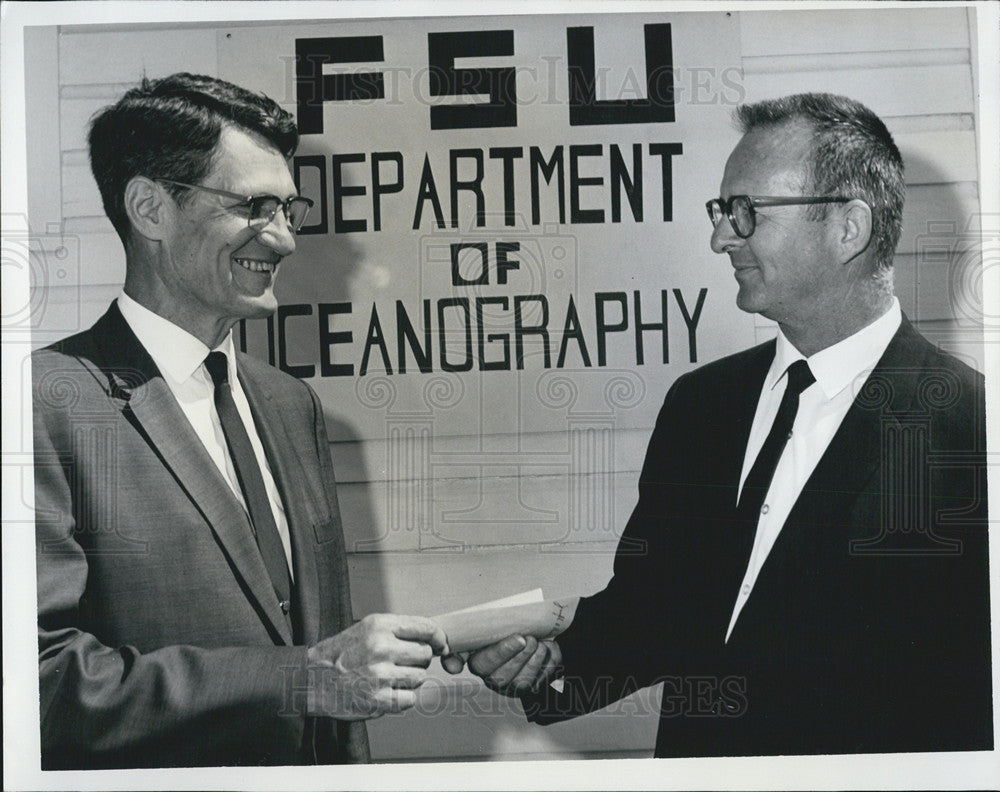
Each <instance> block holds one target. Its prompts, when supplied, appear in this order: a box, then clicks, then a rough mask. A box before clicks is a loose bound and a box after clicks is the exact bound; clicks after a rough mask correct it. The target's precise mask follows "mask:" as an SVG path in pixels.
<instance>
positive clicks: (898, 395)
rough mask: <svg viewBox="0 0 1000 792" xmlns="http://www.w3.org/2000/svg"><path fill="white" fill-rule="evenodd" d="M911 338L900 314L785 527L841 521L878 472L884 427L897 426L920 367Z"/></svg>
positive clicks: (909, 403) (910, 398)
mask: <svg viewBox="0 0 1000 792" xmlns="http://www.w3.org/2000/svg"><path fill="white" fill-rule="evenodd" d="M916 338H917V336H916V331H914V330H913V328H912V326H911V325H910V323H909V321H907V319H906V317H903V323H902V324H901V325H900V327H899V329H898V330H897V331H896V334H895V335H894V336H893V337H892V340H891V341H890V342H889V346H888V347H886V350H885V352H884V353H883V354H882V357H881V358H880V359H879V362H878V363H877V364H876V366H875V368H874V369H873V370H872V372H871V374H870V375H869V376H868V379H867V380H866V381H865V383H864V385H863V386H862V387H861V389H860V391H859V392H858V394H857V395H856V396H855V398H854V402H853V403H852V404H851V406H850V408H849V409H848V411H847V414H846V415H845V416H844V420H843V422H842V423H841V424H840V427H839V428H838V429H837V433H836V434H835V435H834V436H833V440H831V441H830V445H829V446H828V447H827V449H826V452H825V453H824V454H823V456H822V457H821V458H820V461H819V463H818V464H817V465H816V468H815V470H813V472H812V475H811V476H810V477H809V480H808V481H807V482H806V485H805V487H803V489H802V493H801V494H800V496H799V498H798V500H797V501H796V503H795V506H794V507H793V508H792V511H791V513H790V514H789V517H788V520H787V522H786V525H794V524H796V523H803V522H805V521H812V523H813V524H814V525H815V524H816V522H817V516H818V515H822V521H823V524H825V525H830V524H834V521H836V524H841V525H843V524H844V522H843V519H844V518H845V517H846V515H848V514H849V512H850V511H851V508H852V506H853V505H854V503H855V501H856V500H857V498H858V497H859V495H860V494H861V493H862V492H863V491H864V490H865V485H866V484H867V483H868V482H869V481H870V480H871V478H872V476H874V475H876V474H877V472H878V469H879V465H880V463H881V461H882V459H883V456H884V449H883V439H884V438H885V437H886V433H887V431H889V430H891V429H893V428H896V427H898V426H899V420H898V417H897V416H899V415H902V414H905V413H906V412H908V411H909V410H910V409H911V406H912V402H913V398H914V395H915V393H916V384H917V382H918V380H919V377H920V373H921V371H922V369H923V355H922V354H921V352H920V350H919V349H918V348H917V347H916V344H915V343H914V342H915V339H916ZM817 527H822V526H821V525H820V526H817ZM869 528H870V527H869ZM782 533H784V531H783V532H782Z"/></svg>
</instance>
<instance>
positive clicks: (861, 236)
mask: <svg viewBox="0 0 1000 792" xmlns="http://www.w3.org/2000/svg"><path fill="white" fill-rule="evenodd" d="M840 217H841V222H840V223H839V224H838V225H837V234H838V237H839V238H838V240H837V241H838V243H839V244H840V248H841V261H842V262H843V263H844V264H846V263H848V262H849V261H853V260H854V259H855V258H857V257H858V256H859V255H861V254H862V253H864V252H865V251H866V250H867V249H868V245H869V243H870V242H871V239H872V210H871V207H870V206H868V204H866V203H865V202H864V201H862V200H861V199H860V198H855V199H853V200H851V201H848V202H847V203H846V204H844V206H843V208H842V209H841V210H840Z"/></svg>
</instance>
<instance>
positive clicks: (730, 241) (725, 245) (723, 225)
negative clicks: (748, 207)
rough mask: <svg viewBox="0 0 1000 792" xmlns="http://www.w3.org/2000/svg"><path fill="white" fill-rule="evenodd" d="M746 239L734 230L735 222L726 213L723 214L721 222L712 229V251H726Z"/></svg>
mask: <svg viewBox="0 0 1000 792" xmlns="http://www.w3.org/2000/svg"><path fill="white" fill-rule="evenodd" d="M745 241H746V240H745V239H743V238H742V237H740V236H737V234H736V232H735V231H734V230H733V224H732V223H731V222H730V220H729V218H728V217H727V216H726V215H723V216H722V217H721V218H720V220H719V222H718V223H716V224H715V228H713V229H712V241H711V245H712V251H713V252H715V253H726V252H728V251H729V250H730V249H731V248H733V247H736V246H737V245H741V244H743V243H744V242H745Z"/></svg>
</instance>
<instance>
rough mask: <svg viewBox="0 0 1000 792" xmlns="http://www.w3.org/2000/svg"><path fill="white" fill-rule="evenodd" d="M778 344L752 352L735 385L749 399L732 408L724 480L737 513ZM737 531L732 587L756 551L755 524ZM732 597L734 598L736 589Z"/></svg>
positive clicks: (737, 523) (739, 526)
mask: <svg viewBox="0 0 1000 792" xmlns="http://www.w3.org/2000/svg"><path fill="white" fill-rule="evenodd" d="M776 346H777V344H776V342H774V341H771V342H770V343H767V344H762V345H760V346H758V347H756V348H754V349H752V350H750V356H749V358H748V359H747V361H746V367H745V369H744V371H743V372H742V374H741V377H740V379H739V382H738V383H737V384H736V385H735V386H734V388H733V392H734V393H745V394H747V396H746V398H744V399H741V400H740V401H739V402H738V403H737V404H735V405H734V406H733V430H732V434H731V435H730V436H731V442H732V447H733V448H734V449H736V453H733V454H730V455H729V460H730V464H731V467H730V469H729V470H728V471H727V472H726V476H725V478H724V480H725V481H729V482H731V483H732V487H731V488H727V489H726V491H725V497H726V504H725V505H726V506H727V507H728V508H729V509H731V510H732V512H733V514H734V515H735V513H736V503H737V496H738V494H739V485H740V474H741V473H742V472H743V460H744V457H745V456H746V449H747V443H748V442H749V441H750V429H751V428H752V427H753V418H754V415H755V414H756V412H757V403H758V402H759V401H760V391H761V388H762V387H763V386H764V378H765V377H766V376H767V371H768V369H769V368H770V367H771V362H772V361H773V360H774V355H775V349H776ZM733 525H734V526H735V528H736V531H737V534H736V548H737V559H738V562H737V567H738V574H737V576H736V581H735V583H734V584H733V585H734V586H738V585H739V584H740V583H741V582H742V579H743V574H744V572H745V571H746V565H747V562H748V560H749V558H750V552H751V550H752V549H753V540H754V535H755V534H756V532H757V528H756V525H754V524H752V523H749V522H747V521H745V520H733ZM733 596H734V597H735V589H734V593H733Z"/></svg>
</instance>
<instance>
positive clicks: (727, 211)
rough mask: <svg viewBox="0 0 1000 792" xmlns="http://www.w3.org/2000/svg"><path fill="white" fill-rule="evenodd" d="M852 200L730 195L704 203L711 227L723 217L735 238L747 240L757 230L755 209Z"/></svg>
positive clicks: (837, 197) (815, 196)
mask: <svg viewBox="0 0 1000 792" xmlns="http://www.w3.org/2000/svg"><path fill="white" fill-rule="evenodd" d="M851 200H853V199H852V198H844V197H843V196H817V195H799V196H794V197H780V196H776V195H732V196H730V197H729V198H713V199H712V200H711V201H708V202H706V204H705V208H706V209H707V210H708V218H709V220H711V221H712V226H713V227H714V226H717V225H718V224H719V223H720V222H721V221H722V218H723V217H728V218H729V224H730V225H731V226H732V228H733V231H735V232H736V236H738V237H740V238H741V239H749V238H750V237H751V236H753V232H754V231H755V230H756V228H757V209H760V208H764V207H768V206H797V205H800V204H825V203H847V202H848V201H851Z"/></svg>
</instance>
